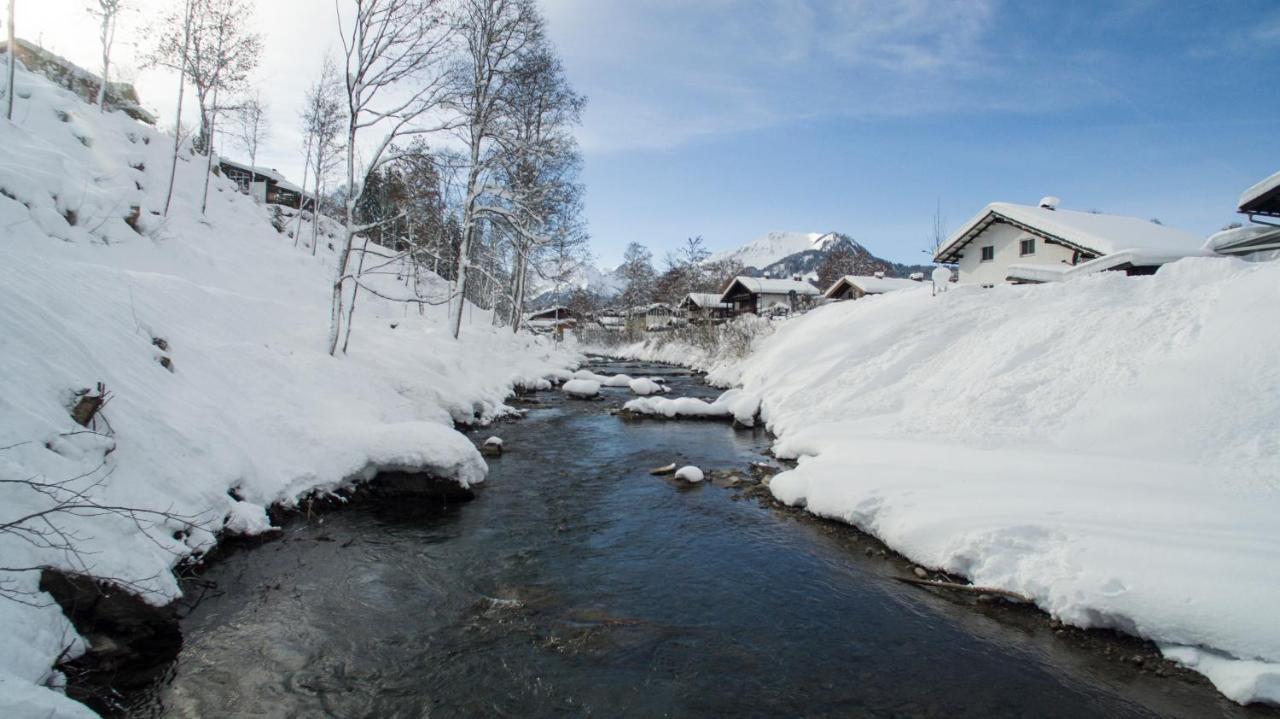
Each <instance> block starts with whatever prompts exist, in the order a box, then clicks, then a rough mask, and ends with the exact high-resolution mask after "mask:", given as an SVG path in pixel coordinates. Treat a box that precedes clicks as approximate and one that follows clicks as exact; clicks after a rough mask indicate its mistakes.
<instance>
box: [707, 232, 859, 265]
mask: <svg viewBox="0 0 1280 719" xmlns="http://www.w3.org/2000/svg"><path fill="white" fill-rule="evenodd" d="M835 240H836V235H835V233H833V232H770V233H768V234H767V235H765V236H763V237H760V238H758V239H755V240H753V241H751V242H749V243H747V244H745V245H743V246H742V247H739V248H737V249H733V250H726V251H724V252H717V253H715V254H713V255H711V256H710V257H708V258H707V260H706V262H707V264H710V263H713V262H721V261H724V260H733V261H735V262H738V263H740V264H741V265H742V266H743V267H755V268H757V269H759V268H762V267H768V266H769V265H772V264H773V263H775V262H777V261H778V260H781V259H783V258H785V257H790V256H791V255H794V254H796V253H797V252H804V251H805V250H821V249H825V248H826V247H827V245H829V244H831V243H832V242H834V241H835Z"/></svg>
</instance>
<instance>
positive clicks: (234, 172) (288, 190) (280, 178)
mask: <svg viewBox="0 0 1280 719" xmlns="http://www.w3.org/2000/svg"><path fill="white" fill-rule="evenodd" d="M218 167H219V168H220V170H221V172H222V174H223V175H225V176H226V177H227V179H229V180H231V181H232V182H234V183H236V185H237V186H238V187H239V188H240V191H241V192H243V193H244V194H246V195H249V196H250V197H253V198H254V199H256V200H258V201H259V202H262V203H266V204H268V205H283V206H284V207H292V208H293V209H295V210H297V209H300V208H301V207H302V202H303V197H304V195H303V192H302V188H301V187H298V186H297V185H295V184H293V183H291V182H289V181H288V180H286V179H284V175H281V174H280V173H279V171H277V170H275V169H273V168H268V167H254V166H253V165H247V164H244V163H241V162H236V161H234V160H228V159H227V158H225V157H219V158H218ZM305 197H306V203H307V208H308V209H309V208H310V207H311V206H312V204H314V199H315V198H314V197H313V196H312V195H306V196H305Z"/></svg>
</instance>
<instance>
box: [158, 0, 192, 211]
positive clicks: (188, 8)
mask: <svg viewBox="0 0 1280 719" xmlns="http://www.w3.org/2000/svg"><path fill="white" fill-rule="evenodd" d="M194 8H195V0H186V1H185V2H184V3H182V15H181V16H172V22H175V23H178V25H179V26H180V27H181V28H182V44H181V45H178V44H177V43H176V40H175V42H174V44H173V47H172V50H173V52H174V53H175V54H174V56H175V57H177V59H178V62H177V67H176V69H177V70H178V109H177V110H176V113H175V115H174V118H173V158H172V159H171V160H170V163H169V189H168V190H166V191H165V195H164V216H165V217H168V216H169V203H170V202H172V201H173V179H174V176H175V175H176V174H177V172H178V151H179V149H181V147H182V98H183V95H184V94H185V93H186V89H187V55H188V54H189V53H190V50H191V23H192V19H193V11H194ZM171 67H172V66H171Z"/></svg>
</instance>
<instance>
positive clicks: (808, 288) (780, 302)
mask: <svg viewBox="0 0 1280 719" xmlns="http://www.w3.org/2000/svg"><path fill="white" fill-rule="evenodd" d="M819 294H821V293H820V292H819V291H818V288H817V287H814V286H813V285H811V284H809V283H808V282H805V281H804V280H800V279H791V280H779V279H771V278H768V277H744V276H738V277H735V278H733V279H732V280H730V281H729V284H728V286H726V287H725V289H724V292H721V293H720V302H721V303H722V304H726V305H729V306H731V307H732V308H733V314H735V315H740V314H746V313H748V312H749V313H752V314H756V315H762V314H771V313H774V312H791V311H794V310H797V309H801V308H802V307H805V306H807V305H808V304H809V303H811V302H812V301H813V300H814V299H816V298H817V297H818V295H819Z"/></svg>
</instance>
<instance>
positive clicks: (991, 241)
mask: <svg viewBox="0 0 1280 719" xmlns="http://www.w3.org/2000/svg"><path fill="white" fill-rule="evenodd" d="M1024 239H1030V240H1035V252H1033V253H1032V254H1029V255H1024V254H1022V240H1024ZM983 247H991V248H992V255H993V256H992V259H990V260H985V261H984V260H983V259H982V248H983ZM963 255H964V256H963V257H961V258H960V262H959V263H958V264H957V265H956V270H957V272H958V273H959V281H960V283H961V284H976V285H994V284H999V283H1002V282H1004V281H1005V278H1006V277H1008V276H1009V266H1010V265H1014V264H1021V265H1048V266H1050V267H1067V266H1070V265H1071V259H1072V255H1073V252H1072V251H1071V250H1069V249H1067V248H1065V247H1063V246H1062V245H1055V244H1052V243H1049V242H1045V241H1044V240H1043V239H1041V238H1039V237H1034V236H1033V235H1029V234H1027V233H1026V232H1023V231H1022V230H1020V229H1018V228H1016V227H1014V226H1013V225H1010V224H1006V223H1004V222H997V223H995V224H993V225H991V226H990V227H988V228H987V229H986V230H984V231H983V233H982V234H981V235H978V237H976V238H974V240H973V241H972V242H970V243H969V244H968V245H966V246H965V248H964V252H963Z"/></svg>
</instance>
